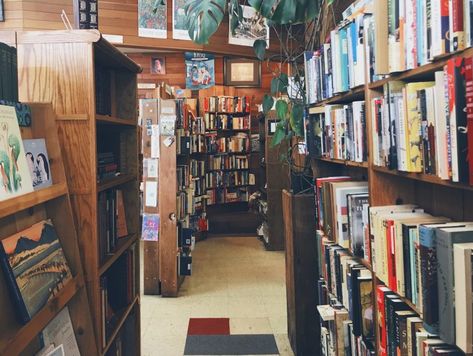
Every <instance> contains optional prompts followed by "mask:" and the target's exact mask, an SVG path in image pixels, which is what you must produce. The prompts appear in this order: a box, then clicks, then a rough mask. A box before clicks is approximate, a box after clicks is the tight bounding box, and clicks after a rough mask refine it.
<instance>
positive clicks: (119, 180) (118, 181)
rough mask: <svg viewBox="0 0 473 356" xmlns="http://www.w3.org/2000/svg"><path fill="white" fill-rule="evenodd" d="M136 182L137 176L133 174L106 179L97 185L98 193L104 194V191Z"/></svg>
mask: <svg viewBox="0 0 473 356" xmlns="http://www.w3.org/2000/svg"><path fill="white" fill-rule="evenodd" d="M134 180H136V176H134V175H131V174H122V175H119V176H118V177H114V178H109V179H105V180H103V181H101V182H99V183H97V191H98V192H103V191H104V190H107V189H110V188H114V187H117V186H119V185H122V184H125V183H129V182H132V181H134Z"/></svg>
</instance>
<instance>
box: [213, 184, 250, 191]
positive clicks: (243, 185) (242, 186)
mask: <svg viewBox="0 0 473 356" xmlns="http://www.w3.org/2000/svg"><path fill="white" fill-rule="evenodd" d="M254 186H255V185H254V184H253V185H251V184H242V185H222V186H220V187H207V188H205V189H207V190H213V189H223V188H230V189H232V188H246V187H254Z"/></svg>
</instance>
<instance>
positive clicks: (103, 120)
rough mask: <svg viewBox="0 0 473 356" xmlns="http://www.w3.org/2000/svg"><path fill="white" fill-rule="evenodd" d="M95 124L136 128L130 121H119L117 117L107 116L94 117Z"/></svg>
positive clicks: (97, 115)
mask: <svg viewBox="0 0 473 356" xmlns="http://www.w3.org/2000/svg"><path fill="white" fill-rule="evenodd" d="M95 117H96V120H97V123H99V124H113V125H125V126H132V127H136V126H137V123H136V122H135V121H133V120H130V119H120V118H118V117H113V116H108V115H99V114H96V115H95Z"/></svg>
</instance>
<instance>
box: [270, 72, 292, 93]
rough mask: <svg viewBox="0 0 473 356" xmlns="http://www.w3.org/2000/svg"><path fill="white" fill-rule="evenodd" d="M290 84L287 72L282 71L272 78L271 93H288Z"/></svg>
mask: <svg viewBox="0 0 473 356" xmlns="http://www.w3.org/2000/svg"><path fill="white" fill-rule="evenodd" d="M288 85H289V78H288V77H287V74H285V73H281V74H280V75H279V76H278V77H276V78H273V79H272V80H271V94H273V95H276V94H277V93H283V94H287V87H288Z"/></svg>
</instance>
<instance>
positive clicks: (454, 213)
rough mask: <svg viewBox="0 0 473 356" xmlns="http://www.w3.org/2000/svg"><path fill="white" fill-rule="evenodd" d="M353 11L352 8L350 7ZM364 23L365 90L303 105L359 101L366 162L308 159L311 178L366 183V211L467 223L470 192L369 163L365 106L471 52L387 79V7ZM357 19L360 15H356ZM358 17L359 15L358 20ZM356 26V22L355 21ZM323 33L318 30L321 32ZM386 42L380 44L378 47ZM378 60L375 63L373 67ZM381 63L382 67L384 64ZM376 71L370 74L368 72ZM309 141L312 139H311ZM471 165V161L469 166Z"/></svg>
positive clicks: (370, 11)
mask: <svg viewBox="0 0 473 356" xmlns="http://www.w3.org/2000/svg"><path fill="white" fill-rule="evenodd" d="M354 6H356V2H355V3H354V4H353V5H352V7H354ZM365 10H366V11H365V13H366V14H367V16H366V17H367V18H371V17H372V19H373V23H372V24H371V25H370V24H368V23H365V29H366V28H370V26H373V27H371V29H372V30H374V33H376V36H377V38H376V40H379V41H382V43H381V45H379V42H378V44H377V45H376V48H369V47H370V46H373V42H370V34H369V32H367V31H365V33H364V42H363V43H364V46H365V48H364V50H365V51H366V52H365V53H369V51H370V50H372V52H371V54H372V55H371V56H370V57H369V58H368V57H365V58H363V60H364V67H365V68H366V70H365V84H364V85H361V86H356V87H353V88H351V89H349V90H348V91H342V92H338V93H335V95H333V96H330V97H328V98H324V99H323V100H319V101H316V102H314V103H311V104H310V105H308V107H309V108H308V109H309V112H310V113H312V114H317V113H322V112H323V111H324V106H326V105H334V104H342V105H346V104H349V103H351V102H353V101H356V100H364V101H365V103H366V106H365V115H366V139H367V142H368V160H367V161H366V162H353V161H345V160H339V159H334V158H329V157H321V156H318V157H312V169H313V171H314V177H316V178H317V177H329V176H344V175H348V176H350V177H352V179H353V180H366V181H368V186H369V204H370V206H371V207H379V206H385V205H400V204H414V205H416V206H419V207H421V208H423V209H425V212H427V213H429V214H432V215H434V216H443V217H447V218H450V219H452V221H472V220H473V212H472V209H471V201H472V198H473V193H472V190H473V189H472V186H471V185H469V184H468V183H457V182H453V181H451V180H449V179H446V180H445V179H441V178H439V177H438V176H437V175H435V174H428V173H424V172H422V173H414V172H406V171H401V170H398V169H391V168H388V167H384V166H380V165H377V164H376V163H375V158H374V156H375V153H376V151H375V150H378V147H377V142H374V139H373V137H374V136H375V135H376V133H375V127H374V125H373V121H372V120H371V118H372V117H373V114H374V112H373V106H372V105H371V103H372V102H373V100H374V99H375V98H379V97H382V96H383V95H385V90H384V89H385V88H386V86H389V85H393V83H395V82H397V81H402V82H404V83H406V84H408V83H415V82H421V81H431V82H434V81H435V80H436V74H435V73H436V72H438V71H443V70H444V67H445V66H446V65H447V64H448V62H449V60H451V59H455V58H462V59H467V58H471V56H472V55H473V48H466V49H464V50H460V51H456V52H453V53H447V54H444V55H441V56H438V57H435V58H433V59H432V60H431V61H430V62H429V63H425V64H420V65H419V66H417V67H416V68H414V69H410V70H401V71H396V72H392V73H389V72H388V70H387V68H384V67H386V63H387V56H388V44H387V38H386V39H384V37H383V36H387V33H384V32H383V31H384V30H386V31H387V29H385V28H384V26H383V24H384V25H385V24H387V23H388V18H387V16H388V15H387V13H388V12H387V2H385V1H379V2H378V1H375V2H374V8H372V7H371V6H369V7H368V8H366V9H365ZM361 13H363V11H362V12H361ZM359 15H360V13H358V14H355V15H354V16H353V17H351V18H350V20H354V18H356V16H359ZM361 16H363V15H361ZM355 21H356V20H355ZM349 23H350V21H347V22H345V23H344V24H343V25H341V26H339V27H337V29H338V30H339V29H340V28H342V27H343V26H346V25H347V24H349ZM322 27H323V26H322ZM384 42H386V43H384ZM373 53H376V56H375V58H376V61H377V63H373V62H372V58H373ZM378 59H379V62H378ZM384 59H386V61H385V60H384ZM370 66H371V70H370V69H369V68H370ZM374 68H376V70H374ZM312 139H313V138H312ZM470 162H471V161H470ZM357 261H358V262H359V263H360V264H362V265H363V266H364V267H365V268H367V269H368V270H369V271H370V272H371V274H372V276H373V279H372V280H373V290H374V291H376V288H377V286H379V285H381V284H383V283H382V282H381V280H380V279H379V276H377V275H376V273H375V271H373V265H372V263H371V261H369V260H364V259H360V258H357ZM398 297H399V298H400V299H401V300H402V301H403V302H404V303H406V304H407V305H408V306H409V307H410V308H411V309H412V310H413V311H415V312H416V313H418V314H419V315H421V314H422V313H421V310H419V308H418V306H417V305H415V304H414V303H413V302H412V301H410V300H409V299H407V298H406V297H404V296H400V295H398ZM372 305H373V306H374V309H375V310H374V312H375V314H374V315H375V317H374V318H373V320H374V330H375V337H374V340H375V341H374V345H373V347H374V349H375V350H380V345H379V342H378V340H379V335H378V333H379V330H380V329H379V327H378V326H379V325H378V317H377V316H378V314H379V311H378V310H377V303H376V296H375V295H374V297H373V300H372Z"/></svg>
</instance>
